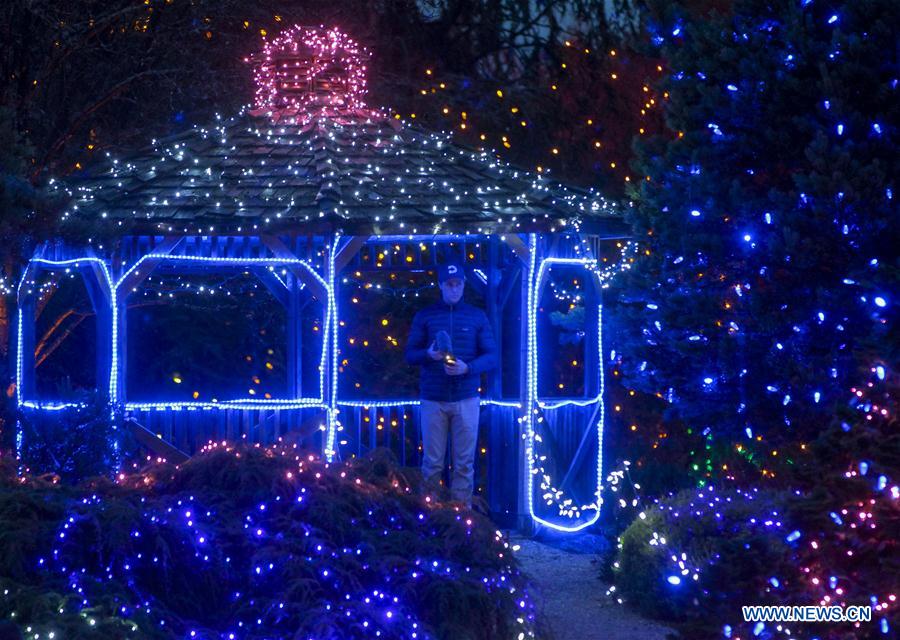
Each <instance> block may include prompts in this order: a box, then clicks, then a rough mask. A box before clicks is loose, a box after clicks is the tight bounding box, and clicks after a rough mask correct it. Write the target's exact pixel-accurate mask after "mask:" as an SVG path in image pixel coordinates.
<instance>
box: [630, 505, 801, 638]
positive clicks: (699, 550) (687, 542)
mask: <svg viewBox="0 0 900 640" xmlns="http://www.w3.org/2000/svg"><path fill="white" fill-rule="evenodd" d="M716 498H718V499H719V501H715V499H716ZM714 501H715V502H714ZM784 505H785V496H783V495H781V494H767V493H761V492H749V493H747V494H743V493H741V492H731V491H728V492H721V493H720V492H718V491H716V490H714V489H712V488H709V489H707V490H705V491H702V492H699V493H697V492H696V491H692V490H686V491H683V492H681V493H679V494H677V495H676V496H674V497H673V498H671V499H669V500H665V501H663V502H661V503H660V504H659V505H657V506H655V507H653V508H651V509H649V510H648V511H646V512H644V514H643V515H644V517H643V518H638V519H636V520H635V521H634V522H633V523H632V525H631V526H630V527H629V528H628V529H627V530H626V531H625V533H624V534H623V535H622V537H621V549H620V557H619V559H618V562H617V565H616V571H615V579H616V585H617V587H618V588H619V589H621V590H622V592H623V593H624V594H625V596H626V597H627V598H628V601H629V602H630V603H631V604H633V605H634V606H636V607H637V608H638V609H639V610H640V611H642V612H643V613H645V614H647V615H651V616H654V617H660V618H666V619H669V620H675V621H680V622H685V621H693V622H704V621H705V622H706V623H707V624H710V623H711V624H712V625H715V627H716V628H717V627H718V626H719V625H718V622H719V621H720V620H722V619H723V618H725V617H726V615H727V614H730V615H733V610H734V608H736V607H737V606H738V605H739V604H740V603H746V604H760V602H759V599H760V598H759V596H760V594H764V593H765V592H766V591H767V585H766V582H767V580H768V576H766V575H763V572H761V571H760V568H761V567H765V569H764V571H766V570H768V571H772V572H773V573H772V575H774V574H775V573H778V572H780V571H782V570H783V569H784V567H785V566H787V563H788V562H789V561H790V548H789V546H788V545H787V544H786V543H785V542H784V534H782V535H781V536H776V535H773V534H772V533H771V532H770V531H771V530H772V528H773V527H774V528H776V529H777V530H778V531H779V532H781V531H782V527H783V526H784V525H783V524H782V523H780V522H779V526H776V525H775V524H774V523H775V522H776V521H779V520H780V519H781V517H780V516H779V513H780V512H782V510H783V508H784ZM654 534H655V535H654ZM682 554H684V555H682ZM682 565H683V567H684V568H682ZM694 576H697V577H696V578H695V577H694ZM673 582H676V583H677V584H673Z"/></svg>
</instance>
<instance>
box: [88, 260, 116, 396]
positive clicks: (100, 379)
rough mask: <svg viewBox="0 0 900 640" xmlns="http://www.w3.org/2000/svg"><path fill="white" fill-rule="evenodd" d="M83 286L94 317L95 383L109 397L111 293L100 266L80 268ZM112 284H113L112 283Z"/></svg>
mask: <svg viewBox="0 0 900 640" xmlns="http://www.w3.org/2000/svg"><path fill="white" fill-rule="evenodd" d="M81 276H82V279H83V280H84V288H85V289H86V290H87V293H88V297H89V298H90V300H91V307H93V309H94V316H95V318H96V323H95V324H96V335H97V338H96V340H97V347H96V359H97V362H96V370H97V374H96V380H97V382H96V384H97V389H98V390H99V391H100V394H101V395H102V396H103V397H105V398H107V399H109V394H110V388H109V380H110V375H111V373H112V349H113V344H112V337H113V319H112V295H113V292H112V291H111V290H110V285H109V284H108V283H107V281H106V276H105V275H104V274H103V271H102V270H101V268H100V266H99V265H97V263H95V262H91V263H90V267H89V270H88V269H85V270H82V273H81ZM113 286H114V285H113Z"/></svg>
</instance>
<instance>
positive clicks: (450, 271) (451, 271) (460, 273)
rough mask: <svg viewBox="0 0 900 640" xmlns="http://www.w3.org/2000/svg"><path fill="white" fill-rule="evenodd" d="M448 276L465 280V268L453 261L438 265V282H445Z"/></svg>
mask: <svg viewBox="0 0 900 640" xmlns="http://www.w3.org/2000/svg"><path fill="white" fill-rule="evenodd" d="M450 278H459V279H460V280H462V281H463V282H465V280H466V270H465V269H464V268H463V266H462V265H460V264H456V263H453V262H451V263H450V264H444V265H441V266H440V267H438V282H446V281H447V280H449V279H450Z"/></svg>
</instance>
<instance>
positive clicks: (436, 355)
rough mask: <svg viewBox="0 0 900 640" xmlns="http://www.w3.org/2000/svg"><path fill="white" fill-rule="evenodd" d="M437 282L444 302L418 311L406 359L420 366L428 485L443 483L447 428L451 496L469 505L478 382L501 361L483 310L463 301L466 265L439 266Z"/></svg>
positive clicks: (423, 471)
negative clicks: (449, 445)
mask: <svg viewBox="0 0 900 640" xmlns="http://www.w3.org/2000/svg"><path fill="white" fill-rule="evenodd" d="M438 284H439V285H440V289H441V300H440V302H437V303H435V304H433V305H431V306H429V307H426V308H425V309H422V310H421V311H419V312H418V313H417V314H416V315H415V317H414V318H413V323H412V328H411V329H410V332H409V340H408V341H407V344H406V360H407V362H409V364H412V365H420V366H421V367H422V371H421V375H420V379H419V395H420V397H421V399H422V404H421V407H420V408H421V411H420V416H421V421H422V444H423V459H422V474H423V475H424V476H425V483H426V487H429V488H430V489H435V488H437V487H438V486H439V484H440V481H441V475H442V474H443V470H444V456H445V454H446V451H447V433H448V431H449V433H450V436H451V440H452V443H451V449H450V451H451V456H452V461H453V479H452V482H451V483H450V496H451V498H452V499H453V500H458V501H460V502H463V503H465V504H467V505H471V502H472V488H473V481H474V476H475V445H476V443H477V441H478V413H479V408H480V407H479V405H480V398H479V396H478V387H479V385H480V382H481V374H482V373H484V372H485V371H490V370H491V369H493V368H494V367H495V366H496V365H497V354H496V350H497V347H496V345H495V344H494V336H493V334H492V333H491V325H490V323H489V322H488V319H487V316H486V315H485V314H484V312H483V311H482V310H481V309H478V308H476V307H473V306H472V305H470V304H466V303H465V302H463V301H462V297H463V291H464V290H465V286H466V275H465V271H464V270H463V267H462V266H461V265H458V264H448V265H444V266H442V267H440V268H439V269H438Z"/></svg>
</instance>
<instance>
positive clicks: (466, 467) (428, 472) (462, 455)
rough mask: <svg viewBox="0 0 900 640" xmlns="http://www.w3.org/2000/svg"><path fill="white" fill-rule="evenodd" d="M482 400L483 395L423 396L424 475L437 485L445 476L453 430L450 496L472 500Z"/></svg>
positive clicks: (428, 484)
mask: <svg viewBox="0 0 900 640" xmlns="http://www.w3.org/2000/svg"><path fill="white" fill-rule="evenodd" d="M480 403H481V399H480V398H478V397H477V396H476V397H474V398H466V399H465V400H459V401H458V402H435V401H433V400H422V404H421V406H420V409H419V410H420V418H421V420H422V453H423V455H422V475H423V476H424V477H425V484H426V486H430V487H436V486H438V483H439V482H440V480H441V475H442V474H443V471H444V458H445V456H446V454H447V433H448V431H449V433H450V437H451V439H452V442H451V445H450V454H451V456H452V460H453V478H452V480H451V482H450V497H451V498H453V499H454V500H459V501H460V502H465V503H466V504H470V503H471V502H472V488H473V485H474V479H475V445H476V443H477V442H478V411H479V408H480V407H479V405H480Z"/></svg>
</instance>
